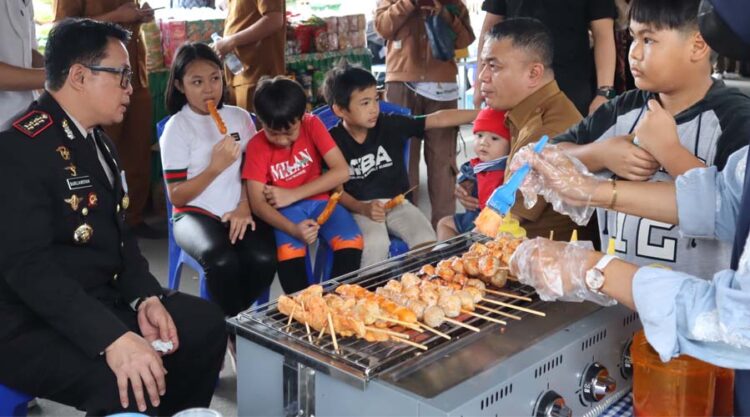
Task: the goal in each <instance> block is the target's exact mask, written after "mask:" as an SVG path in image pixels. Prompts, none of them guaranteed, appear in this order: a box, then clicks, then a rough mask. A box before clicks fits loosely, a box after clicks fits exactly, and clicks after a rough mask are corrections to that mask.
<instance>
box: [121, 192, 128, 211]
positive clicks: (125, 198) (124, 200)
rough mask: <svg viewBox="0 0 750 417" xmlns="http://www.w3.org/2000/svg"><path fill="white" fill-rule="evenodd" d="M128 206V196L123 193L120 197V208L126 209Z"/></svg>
mask: <svg viewBox="0 0 750 417" xmlns="http://www.w3.org/2000/svg"><path fill="white" fill-rule="evenodd" d="M128 207H130V197H128V195H127V194H125V195H124V196H123V197H122V208H123V209H125V210H127V209H128Z"/></svg>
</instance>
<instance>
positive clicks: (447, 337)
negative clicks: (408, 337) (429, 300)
mask: <svg viewBox="0 0 750 417" xmlns="http://www.w3.org/2000/svg"><path fill="white" fill-rule="evenodd" d="M419 325H420V326H422V327H424V328H425V329H427V330H429V331H431V332H433V333H435V334H436V335H438V336H440V337H443V338H445V339H448V340H451V337H450V336H448V335H447V334H445V333H443V332H441V331H439V330H437V329H435V328H433V327H430V326H428V325H426V324H424V323H419Z"/></svg>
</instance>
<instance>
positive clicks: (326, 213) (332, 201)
mask: <svg viewBox="0 0 750 417" xmlns="http://www.w3.org/2000/svg"><path fill="white" fill-rule="evenodd" d="M341 194H342V193H341V191H336V192H334V193H333V194H331V197H330V198H328V203H326V206H325V208H324V209H323V211H322V212H320V215H319V216H318V219H317V220H316V222H317V223H318V224H319V225H320V226H322V225H323V223H325V222H327V221H328V219H329V218H330V217H331V214H333V209H335V208H336V204H338V202H339V199H340V198H341Z"/></svg>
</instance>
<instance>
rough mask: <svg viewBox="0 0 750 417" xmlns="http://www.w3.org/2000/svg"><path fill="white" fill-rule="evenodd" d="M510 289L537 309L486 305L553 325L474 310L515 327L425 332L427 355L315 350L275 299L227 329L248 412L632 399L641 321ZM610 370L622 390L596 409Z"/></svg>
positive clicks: (534, 405) (393, 267) (466, 243)
mask: <svg viewBox="0 0 750 417" xmlns="http://www.w3.org/2000/svg"><path fill="white" fill-rule="evenodd" d="M484 240H486V238H484V237H482V236H479V235H475V234H465V235H461V236H458V237H456V238H454V239H451V240H450V241H447V242H444V243H441V244H439V245H436V246H433V247H428V248H424V249H422V250H416V251H412V252H409V253H407V254H404V255H402V256H400V257H396V258H392V259H389V260H387V261H385V262H382V263H380V264H376V265H373V266H371V267H368V268H365V269H363V270H360V271H356V272H354V273H352V274H349V275H346V276H342V277H339V278H336V279H333V280H330V281H327V282H325V283H323V286H324V288H325V289H326V291H332V290H333V289H334V288H335V287H336V286H338V285H341V284H344V283H347V284H358V285H361V286H363V287H365V288H368V289H370V290H374V289H375V288H376V287H378V286H382V285H384V284H385V283H386V282H387V281H388V280H389V279H393V278H399V277H400V276H401V275H402V274H403V273H406V272H413V271H416V270H418V269H419V268H421V267H422V266H423V265H424V264H426V263H430V264H435V262H437V261H439V260H442V259H446V258H448V257H450V256H453V255H459V254H461V253H463V252H465V251H466V250H468V249H469V247H470V246H471V244H472V243H474V242H476V241H484ZM489 288H490V289H491V288H492V287H489ZM502 290H503V291H508V292H513V293H516V294H518V295H523V296H527V297H529V298H531V299H532V300H533V301H532V302H523V301H520V300H517V299H512V298H507V297H499V296H495V295H491V294H489V293H487V294H486V295H485V297H487V298H489V299H491V300H495V301H503V302H506V303H510V304H514V305H516V306H521V307H531V308H534V309H536V310H540V311H543V312H545V313H546V317H539V316H537V315H531V314H527V313H524V312H522V311H517V310H515V309H511V308H503V307H499V306H497V305H494V304H488V303H486V302H482V303H480V305H485V306H488V307H490V308H493V309H496V310H498V311H500V312H501V313H505V314H512V315H515V316H518V317H519V318H522V320H520V321H519V320H514V319H510V318H507V317H504V316H502V315H501V314H497V313H491V312H488V311H479V310H478V312H481V313H482V314H486V315H488V316H490V317H492V318H495V319H501V320H505V321H506V322H507V325H500V324H497V323H493V322H489V321H487V320H484V319H481V318H477V317H469V316H465V315H463V316H459V319H460V320H462V321H463V322H464V323H466V324H470V325H472V326H475V327H478V328H480V329H481V331H480V332H473V331H471V330H468V329H465V328H463V327H460V326H456V325H452V324H448V323H446V324H443V325H442V326H441V327H440V328H439V330H440V331H442V332H444V333H447V334H449V335H450V336H451V340H446V339H444V338H441V337H439V336H436V335H433V334H432V333H429V332H425V333H416V332H413V331H411V332H409V335H410V336H411V337H412V340H413V341H415V342H418V343H422V344H424V345H426V346H427V347H428V350H427V351H422V350H420V349H417V348H414V347H411V346H408V345H404V344H401V343H397V342H394V341H391V342H377V343H370V342H367V341H364V340H358V339H354V338H347V339H339V341H338V344H339V353H337V352H335V351H334V348H333V344H332V341H331V339H330V337H329V336H323V338H322V339H321V340H319V341H318V340H317V337H318V335H317V334H314V335H313V336H312V338H313V342H312V343H311V342H310V341H308V339H307V332H306V330H305V326H304V325H303V324H300V323H296V322H294V323H292V325H291V326H290V328H288V329H287V328H285V326H286V324H287V319H288V318H287V317H286V316H284V315H283V314H281V313H280V312H279V311H278V309H277V304H276V301H272V302H270V303H268V304H265V305H261V306H258V307H257V308H254V309H251V310H248V311H246V312H243V313H241V314H240V315H238V316H236V317H234V318H231V319H230V320H229V325H230V327H231V328H232V329H233V330H234V331H235V332H236V333H237V334H238V336H239V337H238V387H237V390H238V406H239V411H240V414H241V415H257V416H266V415H281V414H284V415H287V416H297V415H306V416H313V415H318V416H340V415H348V416H372V415H377V416H385V415H389V416H404V415H442V416H461V415H476V416H487V417H492V416H495V417H497V416H505V415H529V416H530V415H553V414H555V413H556V412H558V411H559V410H558V409H557V408H555V407H558V406H557V405H556V404H558V402H559V400H560V399H564V400H565V403H566V404H568V406H569V407H570V408H571V409H572V410H573V413H574V414H575V415H585V416H593V415H596V413H598V412H600V411H601V410H602V409H603V407H604V406H606V404H608V403H610V402H612V401H614V400H616V399H617V397H619V396H620V395H622V394H624V393H625V392H627V390H628V389H629V385H630V380H629V378H630V375H629V361H628V360H626V358H624V356H623V352H625V351H627V348H626V346H627V343H628V340H629V339H630V337H631V335H632V333H633V332H634V331H635V330H637V329H638V328H639V327H640V325H639V322H638V320H637V315H636V314H635V313H633V312H630V311H628V310H627V309H626V308H623V307H620V306H616V307H610V308H602V307H599V306H596V305H593V304H589V303H546V302H541V301H539V300H538V299H537V298H535V297H534V292H533V290H532V289H531V288H529V287H525V286H522V285H520V284H518V283H516V282H513V281H509V282H508V285H507V286H506V287H505V288H503V289H502ZM602 368H604V369H606V370H608V371H609V375H610V376H611V377H612V378H614V379H615V380H616V386H617V390H616V391H615V392H612V393H609V394H607V395H605V396H604V397H603V399H597V400H592V399H590V398H589V397H590V394H587V393H586V392H587V391H586V390H587V388H586V384H587V383H589V382H591V380H590V379H589V378H590V375H592V374H597V373H598V372H600V370H601V369H602ZM618 371H619V372H618ZM610 382H611V381H610ZM588 389H589V390H590V387H589V388H588ZM587 395H589V397H587Z"/></svg>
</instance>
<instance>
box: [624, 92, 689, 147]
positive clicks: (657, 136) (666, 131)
mask: <svg viewBox="0 0 750 417" xmlns="http://www.w3.org/2000/svg"><path fill="white" fill-rule="evenodd" d="M648 110H649V111H647V112H646V114H645V115H644V116H643V118H642V119H641V120H640V122H638V126H636V127H635V131H634V132H635V136H636V137H637V138H638V146H640V147H641V148H643V149H644V150H645V151H646V152H648V153H650V154H651V155H653V156H654V157H655V158H656V159H657V160H663V159H664V158H665V157H666V156H668V155H669V154H670V152H672V150H673V149H675V148H681V147H682V145H681V144H680V137H679V136H678V135H677V123H676V122H675V120H674V117H672V115H671V114H669V112H667V111H666V110H664V108H663V107H662V106H661V105H660V104H659V102H658V101H656V100H654V99H651V100H649V101H648Z"/></svg>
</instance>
